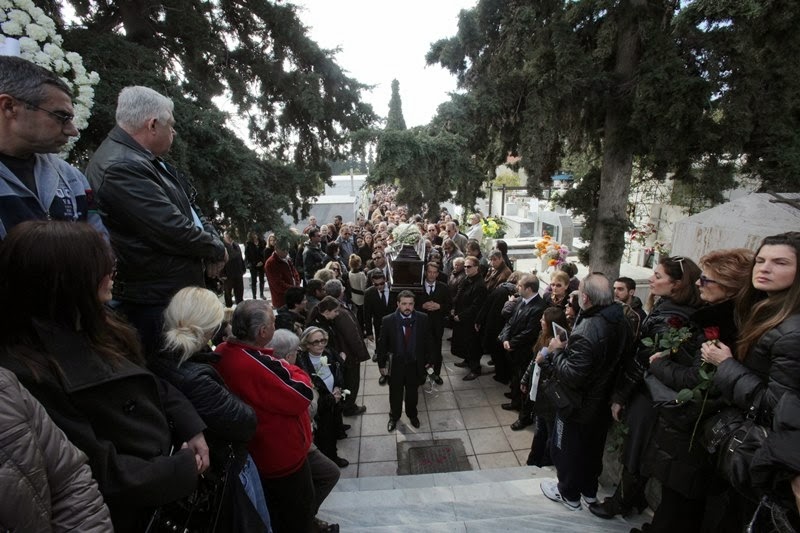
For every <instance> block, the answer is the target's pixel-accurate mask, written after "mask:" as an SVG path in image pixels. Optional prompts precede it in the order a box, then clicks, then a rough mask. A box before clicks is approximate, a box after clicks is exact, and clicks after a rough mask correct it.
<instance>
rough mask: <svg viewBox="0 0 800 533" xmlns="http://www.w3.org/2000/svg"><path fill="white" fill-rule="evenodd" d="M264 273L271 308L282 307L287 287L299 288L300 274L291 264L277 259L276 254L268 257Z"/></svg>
mask: <svg viewBox="0 0 800 533" xmlns="http://www.w3.org/2000/svg"><path fill="white" fill-rule="evenodd" d="M264 273H266V275H267V284H268V285H269V293H270V297H271V298H272V307H274V308H275V309H277V308H279V307H283V306H284V304H285V303H286V300H285V299H284V298H285V296H286V291H287V290H288V289H289V287H299V286H300V274H298V272H297V269H296V268H295V267H294V265H293V264H292V263H291V261H288V260H287V261H284V260H283V259H281V258H280V257H278V254H277V253H273V254H272V255H271V256H269V259H267V261H266V263H264Z"/></svg>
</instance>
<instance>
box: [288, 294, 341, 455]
mask: <svg viewBox="0 0 800 533" xmlns="http://www.w3.org/2000/svg"><path fill="white" fill-rule="evenodd" d="M327 298H328V297H326V299H327ZM324 301H325V300H323V302H324ZM323 302H320V305H323ZM327 346H328V333H327V332H326V331H325V330H324V329H322V328H319V327H316V326H310V327H308V328H306V329H305V331H303V334H302V335H301V336H300V350H301V351H300V353H299V354H298V355H297V366H299V367H300V368H302V369H303V370H305V371H306V373H307V374H308V375H309V376H310V377H311V382H312V383H313V385H314V389H316V391H317V392H318V393H319V401H318V402H317V414H316V416H315V417H314V421H315V422H316V431H315V432H314V444H316V445H317V447H318V448H319V449H320V451H321V452H322V453H323V454H325V456H326V457H328V458H329V459H330V460H331V461H333V462H334V463H336V464H337V465H338V466H339V467H340V468H344V467H346V466H347V465H349V464H350V462H349V461H348V460H347V459H344V458H342V457H339V454H338V452H337V450H336V441H337V440H338V439H339V437H340V436H346V435H343V434H344V427H343V426H344V423H343V422H342V389H341V386H342V382H343V379H344V378H343V372H342V367H343V364H344V361H342V360H341V358H340V357H339V355H338V354H337V353H336V352H335V351H334V350H329V349H328V347H327Z"/></svg>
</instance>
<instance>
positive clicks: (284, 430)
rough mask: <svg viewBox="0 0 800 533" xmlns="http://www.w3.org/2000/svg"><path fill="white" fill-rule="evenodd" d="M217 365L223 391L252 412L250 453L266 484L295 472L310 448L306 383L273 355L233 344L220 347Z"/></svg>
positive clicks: (294, 368) (310, 395)
mask: <svg viewBox="0 0 800 533" xmlns="http://www.w3.org/2000/svg"><path fill="white" fill-rule="evenodd" d="M216 352H217V353H218V354H219V355H220V356H221V358H220V361H219V362H218V363H217V364H216V368H217V370H218V371H219V373H220V375H221V376H222V378H223V379H224V380H225V384H226V385H228V388H230V390H231V391H232V392H233V393H234V394H236V395H237V396H238V397H239V398H241V399H242V400H243V401H244V402H245V403H247V404H248V405H250V406H251V407H252V408H253V409H254V410H255V412H256V416H257V418H258V427H257V428H256V433H255V435H254V436H253V438H252V440H251V441H250V445H249V447H248V448H249V451H250V455H252V456H253V461H255V463H256V466H257V467H258V471H259V473H260V474H261V475H262V476H263V477H266V478H280V477H285V476H288V475H289V474H292V473H294V472H296V471H297V470H299V469H300V467H301V466H303V462H304V461H305V460H306V455H308V450H309V448H310V447H311V441H312V437H311V419H310V418H309V416H308V406H309V405H310V403H311V400H312V398H313V393H312V389H311V379H310V378H309V377H308V374H306V373H305V372H304V371H303V370H301V369H300V368H299V367H297V366H295V365H292V364H290V363H288V362H286V361H284V360H281V359H275V358H274V357H272V350H271V349H268V348H256V347H255V346H250V345H247V344H242V343H239V342H237V341H233V340H231V341H228V342H224V343H222V344H220V345H219V346H218V347H217V350H216Z"/></svg>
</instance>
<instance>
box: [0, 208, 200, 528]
mask: <svg viewBox="0 0 800 533" xmlns="http://www.w3.org/2000/svg"><path fill="white" fill-rule="evenodd" d="M113 278H114V257H113V255H112V252H111V248H110V246H109V245H108V243H107V242H106V241H105V239H103V237H102V236H101V235H100V234H99V233H97V231H95V230H94V229H93V228H92V227H91V226H89V225H88V224H72V223H67V222H55V221H31V222H23V223H22V224H19V225H17V226H15V227H14V229H12V230H11V231H10V232H9V233H8V235H7V236H6V239H5V240H4V241H3V245H2V247H0V280H2V282H1V283H0V301H3V302H14V312H13V313H7V314H6V316H5V318H4V319H3V320H2V321H0V332H2V333H1V334H0V365H2V366H4V367H6V368H8V369H9V370H11V371H12V372H14V373H15V374H16V375H17V378H18V379H19V380H20V382H21V383H23V385H25V387H26V388H27V389H28V390H29V391H30V392H31V394H32V395H33V396H34V397H36V399H37V400H39V401H40V402H41V403H42V405H44V407H45V409H47V412H48V414H49V415H50V417H51V418H52V419H53V421H54V422H55V423H56V425H58V426H59V427H60V428H61V430H63V431H64V433H65V434H66V435H67V437H68V438H69V440H70V441H71V442H72V443H73V444H75V445H76V446H77V447H78V448H80V449H81V450H82V451H83V452H84V453H85V454H86V455H87V456H88V457H89V464H90V466H91V468H92V474H93V475H94V477H95V478H96V479H97V483H98V485H99V487H100V492H101V493H102V494H103V497H104V499H105V501H106V503H107V504H108V507H109V510H110V511H111V519H112V521H113V523H114V528H115V529H116V530H117V531H143V530H144V528H145V527H146V525H147V522H148V520H149V519H150V517H151V516H152V514H153V510H154V509H155V508H156V507H158V506H160V505H164V504H166V503H169V502H172V501H175V500H178V499H180V498H183V497H186V496H188V495H189V494H191V493H192V491H193V490H194V488H195V486H196V484H197V479H198V475H199V474H200V473H202V472H204V471H205V470H206V469H207V468H208V466H209V459H208V447H207V444H206V441H205V438H204V436H203V433H202V432H203V430H204V429H205V427H206V426H205V423H204V422H203V420H202V419H201V418H200V417H199V416H198V414H197V412H196V411H195V409H194V408H193V407H192V405H191V404H190V403H189V402H188V401H187V400H186V398H185V397H184V396H183V395H182V394H180V393H179V392H178V391H177V390H175V388H174V387H172V386H171V385H169V384H168V383H166V382H164V381H163V380H161V379H160V378H158V377H156V376H155V375H153V374H152V373H151V372H149V371H148V370H146V369H145V368H143V366H141V365H143V364H144V357H143V356H142V353H141V345H140V344H139V340H138V337H137V335H136V331H135V330H134V329H133V328H132V327H131V326H130V325H128V324H127V323H125V322H124V321H122V320H120V319H119V318H118V317H116V316H115V315H114V314H113V313H112V312H111V311H110V310H109V309H108V307H106V305H105V304H107V303H108V302H109V301H110V300H111V288H112V286H113V283H114V281H113ZM175 443H177V447H176V448H175V449H174V451H173V445H174V444H175ZM171 452H172V453H171Z"/></svg>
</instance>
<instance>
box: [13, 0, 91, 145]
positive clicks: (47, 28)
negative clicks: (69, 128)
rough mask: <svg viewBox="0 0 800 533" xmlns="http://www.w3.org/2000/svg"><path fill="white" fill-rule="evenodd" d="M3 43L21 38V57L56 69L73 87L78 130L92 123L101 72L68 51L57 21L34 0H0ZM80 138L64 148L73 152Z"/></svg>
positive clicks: (63, 79)
mask: <svg viewBox="0 0 800 533" xmlns="http://www.w3.org/2000/svg"><path fill="white" fill-rule="evenodd" d="M0 30H2V32H3V34H2V35H0V39H2V40H0V44H4V43H5V40H6V39H7V38H9V37H11V38H15V39H18V40H19V49H20V57H22V58H23V59H27V60H28V61H31V62H33V63H36V64H37V65H39V66H41V67H44V68H46V69H48V70H50V71H52V72H54V73H56V74H57V75H58V76H59V77H60V78H61V80H62V81H63V82H64V83H66V84H67V86H68V87H69V88H70V90H72V94H73V96H74V102H73V107H74V108H75V119H74V120H73V123H74V124H75V127H76V128H78V130H82V129H84V128H85V127H86V126H87V125H88V124H89V116H90V115H91V110H92V106H93V105H94V86H95V85H97V83H98V82H99V81H100V76H99V75H98V74H97V72H87V71H86V68H85V67H84V66H83V58H81V56H80V54H77V53H75V52H64V50H63V49H62V48H61V45H62V44H63V43H64V39H63V38H62V37H61V35H59V34H58V33H56V24H55V22H54V21H53V19H51V18H50V17H48V16H47V15H45V13H44V11H42V10H41V9H39V8H38V7H36V6H35V5H34V3H33V1H32V0H0ZM75 140H76V139H72V140H71V141H70V143H69V144H67V145H66V146H65V148H64V152H63V154H62V155H66V154H67V153H69V151H70V149H72V145H73V144H74V142H75Z"/></svg>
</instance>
